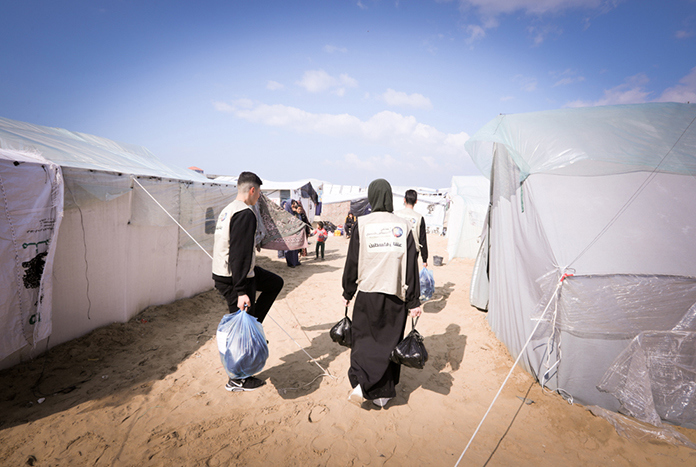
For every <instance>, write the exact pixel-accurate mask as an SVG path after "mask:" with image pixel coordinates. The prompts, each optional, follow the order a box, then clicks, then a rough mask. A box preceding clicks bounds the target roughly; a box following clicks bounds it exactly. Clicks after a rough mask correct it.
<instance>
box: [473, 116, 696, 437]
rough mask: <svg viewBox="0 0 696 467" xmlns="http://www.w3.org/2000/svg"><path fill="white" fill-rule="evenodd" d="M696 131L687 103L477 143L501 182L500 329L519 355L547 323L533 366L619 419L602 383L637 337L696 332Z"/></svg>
mask: <svg viewBox="0 0 696 467" xmlns="http://www.w3.org/2000/svg"><path fill="white" fill-rule="evenodd" d="M695 121H696V106H695V105H685V104H645V105H636V106H615V107H600V108H589V109H564V110H560V111H550V112H539V113H535V114H524V115H513V116H501V117H499V118H497V119H496V120H494V121H493V122H491V123H490V124H488V125H486V127H484V129H482V131H481V132H479V133H477V134H476V135H474V136H473V137H472V140H471V142H470V143H467V150H468V151H469V153H470V154H471V155H472V157H473V158H474V160H475V161H476V162H477V164H478V165H479V168H481V169H482V170H483V171H485V173H487V174H490V175H491V179H492V184H493V191H492V197H491V204H492V207H491V212H490V218H489V222H490V237H489V241H490V255H489V257H488V266H489V271H490V273H489V276H488V277H487V279H489V280H490V294H489V300H490V302H489V307H488V310H489V311H488V319H489V322H490V325H491V328H492V329H493V331H494V332H495V333H496V335H497V336H498V338H499V339H500V340H501V341H502V342H504V343H505V345H506V346H507V347H508V349H509V350H510V353H511V354H512V355H513V356H517V355H519V354H520V352H521V351H522V348H523V345H524V343H525V342H526V340H527V338H528V337H529V336H530V334H531V332H532V330H533V328H534V327H535V325H536V323H537V322H538V319H539V318H540V317H541V318H542V321H541V325H540V327H539V329H538V330H537V332H536V334H535V335H534V337H533V339H532V341H531V343H530V345H529V346H528V347H527V348H526V349H525V350H524V358H523V359H522V363H523V365H524V366H525V367H526V369H527V370H528V371H530V372H532V373H533V374H534V375H536V376H537V377H538V378H539V379H540V380H542V382H544V383H545V384H546V385H547V386H548V387H550V388H552V389H557V390H559V391H560V392H561V393H562V394H564V395H565V396H566V397H573V399H574V400H576V401H580V402H582V403H584V404H595V405H600V406H603V407H605V408H609V409H611V410H617V409H618V408H619V407H620V401H619V400H617V398H616V397H615V396H614V395H612V394H608V393H605V392H600V391H599V390H598V389H597V385H599V383H600V381H601V380H602V378H603V376H604V375H605V373H607V372H608V370H609V369H610V368H612V366H613V364H614V362H615V361H616V360H617V357H618V356H619V354H620V353H621V352H622V351H623V350H624V349H626V348H627V347H628V345H629V343H630V342H631V340H632V339H634V338H638V337H639V336H641V335H642V334H643V333H644V332H654V331H658V332H661V331H671V330H673V329H676V328H677V325H679V323H682V324H681V325H680V326H681V327H680V332H686V331H691V332H693V331H696V329H692V327H693V325H694V323H693V322H689V321H688V320H686V318H687V317H688V313H689V309H690V308H691V307H692V306H693V304H694V303H696V242H694V241H693V238H694V234H693V233H694V232H695V231H696V125H695V124H694V122H695ZM477 261H478V260H477ZM565 274H570V275H571V276H569V277H567V278H565V279H564V280H562V282H560V284H561V285H560V292H559V293H558V295H557V296H554V295H553V291H554V289H555V287H556V286H557V284H559V281H560V280H561V279H562V277H563V276H564V275H565ZM474 276H475V277H477V278H479V279H481V278H484V279H486V278H485V277H484V274H480V271H478V273H475V274H474ZM474 287H475V285H474V284H472V289H473V288H474ZM547 303H551V304H552V306H551V307H550V308H549V309H548V311H546V313H544V314H543V316H542V311H543V308H544V306H545V305H546V304H547ZM691 309H693V308H691ZM685 320H686V321H685ZM685 323H686V324H685ZM689 323H690V324H689ZM689 326H691V327H689ZM691 352H692V354H691V356H690V357H689V355H686V357H687V358H693V353H694V349H691ZM692 378H693V375H692ZM674 384H676V383H674ZM675 387H676V386H675ZM658 389H659V388H654V390H658ZM674 389H675V388H674V387H670V388H667V387H665V388H661V390H662V392H660V393H656V397H658V396H659V397H667V396H666V395H667V394H671V393H674V392H675V391H674ZM679 390H680V391H682V390H683V388H681V387H680V389H679ZM677 392H678V391H677ZM692 392H693V391H692ZM687 403H688V404H691V403H693V402H692V401H691V400H689V401H688V402H687ZM672 421H673V422H678V423H683V422H684V419H676V420H672Z"/></svg>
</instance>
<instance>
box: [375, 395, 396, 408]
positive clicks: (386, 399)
mask: <svg viewBox="0 0 696 467" xmlns="http://www.w3.org/2000/svg"><path fill="white" fill-rule="evenodd" d="M390 400H392V398H391V397H380V398H379V399H373V401H372V403H373V404H375V405H376V406H377V407H384V406H385V405H387V404H388V403H389V401H390Z"/></svg>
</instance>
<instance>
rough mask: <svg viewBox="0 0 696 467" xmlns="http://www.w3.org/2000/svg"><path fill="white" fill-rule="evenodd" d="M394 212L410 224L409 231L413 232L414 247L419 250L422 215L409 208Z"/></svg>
mask: <svg viewBox="0 0 696 467" xmlns="http://www.w3.org/2000/svg"><path fill="white" fill-rule="evenodd" d="M394 214H396V215H397V216H399V217H401V218H403V219H406V220H407V221H408V223H409V225H410V226H411V231H412V232H413V239H414V240H415V241H416V249H417V250H418V251H419V252H420V231H421V224H422V222H423V216H421V215H420V213H417V212H416V211H414V210H413V209H411V208H404V209H401V210H399V211H396V212H395V213H394Z"/></svg>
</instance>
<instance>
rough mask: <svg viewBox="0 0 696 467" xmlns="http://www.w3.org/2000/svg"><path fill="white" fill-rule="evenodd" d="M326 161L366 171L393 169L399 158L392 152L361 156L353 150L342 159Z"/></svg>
mask: <svg viewBox="0 0 696 467" xmlns="http://www.w3.org/2000/svg"><path fill="white" fill-rule="evenodd" d="M326 162H327V163H328V164H331V165H336V166H338V167H344V168H351V169H358V170H361V171H365V172H381V171H384V170H387V169H393V168H394V167H395V166H396V164H397V160H396V159H395V158H394V157H393V156H392V155H391V154H385V155H384V156H372V157H366V158H361V157H360V156H358V155H357V154H354V153H352V152H351V153H348V154H346V155H345V156H343V159H342V160H338V161H326Z"/></svg>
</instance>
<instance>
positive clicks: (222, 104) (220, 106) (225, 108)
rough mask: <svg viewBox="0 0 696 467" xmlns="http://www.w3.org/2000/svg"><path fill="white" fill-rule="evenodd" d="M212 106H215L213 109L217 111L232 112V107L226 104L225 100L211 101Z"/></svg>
mask: <svg viewBox="0 0 696 467" xmlns="http://www.w3.org/2000/svg"><path fill="white" fill-rule="evenodd" d="M213 107H215V110H217V111H218V112H226V113H232V112H234V107H233V106H231V105H230V104H228V103H227V102H219V101H215V102H213Z"/></svg>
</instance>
